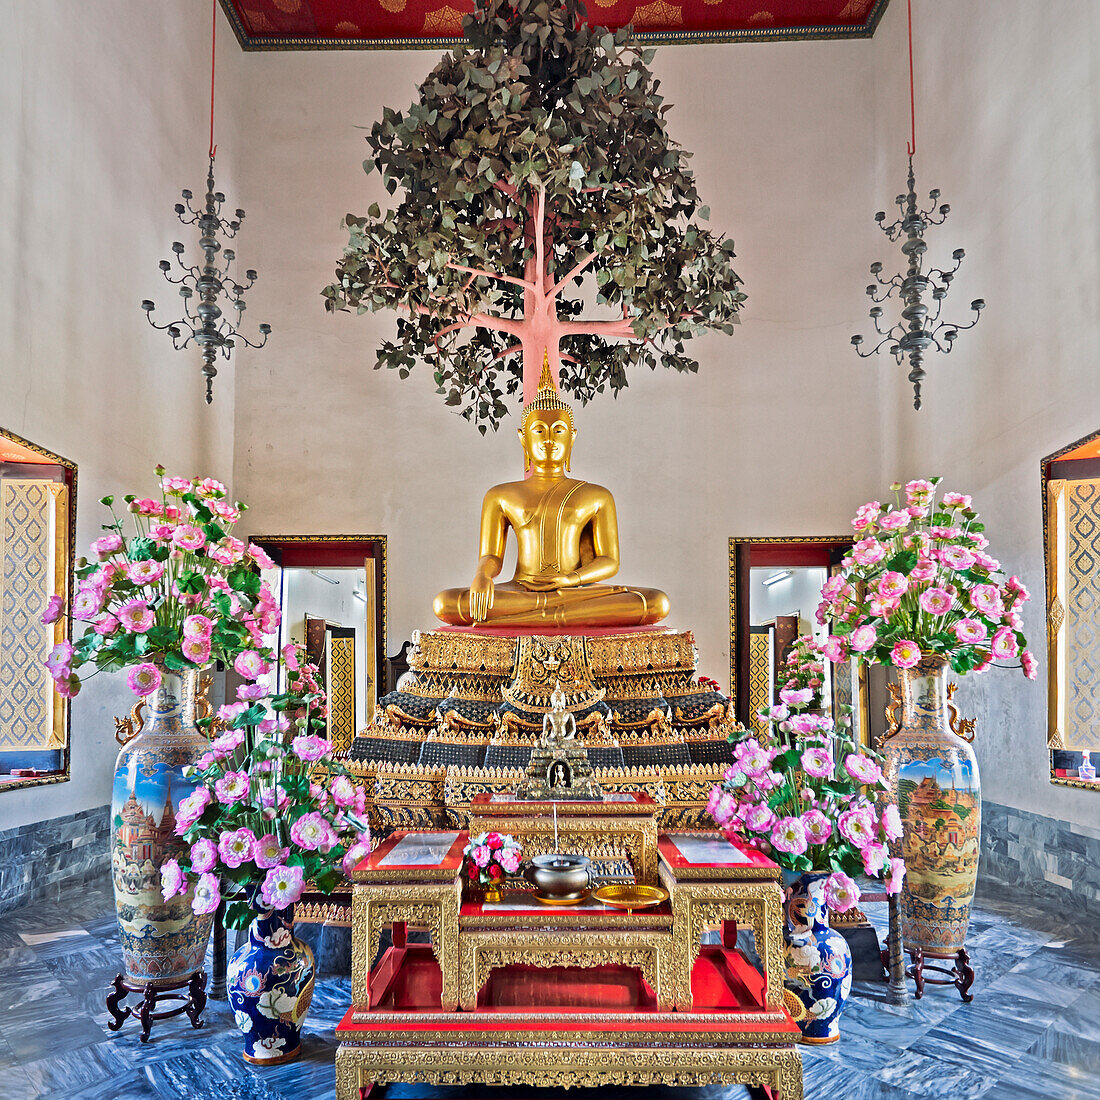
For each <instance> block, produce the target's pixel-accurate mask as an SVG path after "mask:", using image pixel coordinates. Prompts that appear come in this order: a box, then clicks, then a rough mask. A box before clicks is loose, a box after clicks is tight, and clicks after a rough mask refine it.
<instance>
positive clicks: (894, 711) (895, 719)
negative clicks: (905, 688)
mask: <svg viewBox="0 0 1100 1100" xmlns="http://www.w3.org/2000/svg"><path fill="white" fill-rule="evenodd" d="M886 690H887V692H889V694H890V702H888V703H887V704H886V709H885V711H884V713H885V715H886V732H885V733H884V734H883V735H882V739H883V741H889V740H890V738H891V737H893V736H894V735H895V734H896V733H897V732H898V730H899V729H901V708H902V702H901V688H900V687H898V685H897V684H894V683H889V684H887V685H886Z"/></svg>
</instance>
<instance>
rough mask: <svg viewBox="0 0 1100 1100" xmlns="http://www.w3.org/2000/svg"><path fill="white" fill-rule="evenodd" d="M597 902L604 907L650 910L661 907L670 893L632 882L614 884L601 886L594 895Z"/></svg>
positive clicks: (659, 888) (655, 887)
mask: <svg viewBox="0 0 1100 1100" xmlns="http://www.w3.org/2000/svg"><path fill="white" fill-rule="evenodd" d="M592 896H593V897H594V898H595V899H596V900H597V901H602V902H603V903H604V905H611V906H614V908H616V909H627V910H633V909H648V908H649V907H650V906H652V905H660V904H661V902H662V901H667V900H668V891H667V890H665V889H662V888H661V887H660V886H639V885H638V884H637V883H632V882H613V883H610V884H608V885H607V886H601V887H600V888H599V889H598V890H597V891H596V892H595V893H594V894H593V895H592Z"/></svg>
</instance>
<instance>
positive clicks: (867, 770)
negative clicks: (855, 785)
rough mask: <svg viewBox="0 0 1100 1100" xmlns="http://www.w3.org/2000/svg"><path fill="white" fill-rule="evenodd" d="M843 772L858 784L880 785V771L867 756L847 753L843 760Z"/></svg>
mask: <svg viewBox="0 0 1100 1100" xmlns="http://www.w3.org/2000/svg"><path fill="white" fill-rule="evenodd" d="M844 770H845V771H846V772H847V773H848V774H849V775H850V776H851V777H852V778H853V779H858V780H859V782H860V783H881V782H882V769H881V768H880V767H879V766H878V764H876V763H875V761H874V760H872V759H871V758H870V757H869V756H864V755H863V753H860V752H853V753H849V754H848V755H847V756H846V757H845V758H844Z"/></svg>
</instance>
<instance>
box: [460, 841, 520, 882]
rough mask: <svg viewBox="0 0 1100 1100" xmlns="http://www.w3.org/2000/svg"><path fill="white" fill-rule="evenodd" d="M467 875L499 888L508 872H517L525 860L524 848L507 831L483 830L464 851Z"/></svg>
mask: <svg viewBox="0 0 1100 1100" xmlns="http://www.w3.org/2000/svg"><path fill="white" fill-rule="evenodd" d="M462 854H463V855H464V856H465V857H466V863H465V864H464V867H465V871H466V877H467V878H468V879H469V880H470V882H476V883H479V884H480V885H482V886H490V887H499V886H500V885H501V884H502V883H503V882H504V879H505V878H506V877H507V876H508V875H514V874H515V873H516V872H517V871H518V870H519V868H520V864H521V863H522V862H523V848H522V847H521V845H520V843H519V841H518V840H516V838H515V837H513V836H509V835H508V834H506V833H482V834H481V835H480V836H475V837H473V838H472V839H471V840H470V843H469V844H467V845H466V847H465V849H463V853H462Z"/></svg>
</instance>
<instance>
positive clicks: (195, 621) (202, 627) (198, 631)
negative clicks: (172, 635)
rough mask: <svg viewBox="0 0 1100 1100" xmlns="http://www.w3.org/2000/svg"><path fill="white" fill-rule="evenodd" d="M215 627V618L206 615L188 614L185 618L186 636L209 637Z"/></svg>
mask: <svg viewBox="0 0 1100 1100" xmlns="http://www.w3.org/2000/svg"><path fill="white" fill-rule="evenodd" d="M213 629H214V620H213V619H211V618H208V617H207V616H206V615H188V616H187V618H186V619H184V620H183V636H184V637H185V638H209V637H210V634H211V632H212V631H213Z"/></svg>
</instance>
